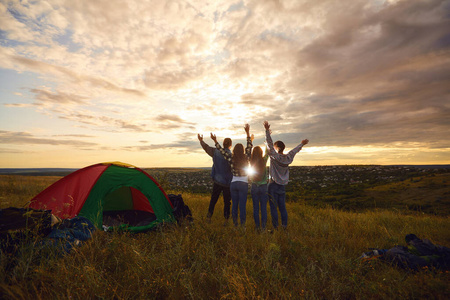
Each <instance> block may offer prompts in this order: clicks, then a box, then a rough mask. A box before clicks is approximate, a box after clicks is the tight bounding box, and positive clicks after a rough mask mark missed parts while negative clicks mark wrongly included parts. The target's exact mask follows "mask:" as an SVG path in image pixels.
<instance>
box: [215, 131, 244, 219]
mask: <svg viewBox="0 0 450 300" xmlns="http://www.w3.org/2000/svg"><path fill="white" fill-rule="evenodd" d="M244 129H245V132H246V133H247V147H246V148H245V150H244V145H242V144H241V143H238V144H236V145H235V146H234V148H233V153H232V154H230V153H229V152H226V151H225V150H224V149H223V148H222V147H221V146H220V144H219V143H218V142H217V138H216V136H215V135H214V134H212V133H211V139H212V140H213V141H214V143H215V145H216V148H217V149H219V150H220V153H222V155H223V156H224V157H225V159H226V160H227V161H228V163H229V164H230V166H231V172H232V173H233V179H232V180H231V184H230V193H231V202H232V204H231V216H232V218H233V224H234V225H235V226H237V225H238V220H237V219H238V212H239V219H240V221H241V225H242V226H245V221H246V205H247V193H248V174H247V169H248V162H249V160H250V156H251V153H252V148H253V145H252V141H253V135H252V136H250V125H248V124H245V127H244Z"/></svg>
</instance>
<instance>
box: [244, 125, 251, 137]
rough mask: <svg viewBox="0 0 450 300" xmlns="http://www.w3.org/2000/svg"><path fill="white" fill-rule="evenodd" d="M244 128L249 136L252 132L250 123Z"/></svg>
mask: <svg viewBox="0 0 450 300" xmlns="http://www.w3.org/2000/svg"><path fill="white" fill-rule="evenodd" d="M244 129H245V132H246V133H247V136H249V135H250V134H249V133H250V125H248V124H245V126H244Z"/></svg>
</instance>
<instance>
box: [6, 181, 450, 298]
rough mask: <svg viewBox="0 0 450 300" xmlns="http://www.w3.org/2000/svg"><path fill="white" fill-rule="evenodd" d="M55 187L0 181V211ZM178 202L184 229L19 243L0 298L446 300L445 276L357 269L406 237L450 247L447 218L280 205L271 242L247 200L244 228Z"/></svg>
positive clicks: (374, 266) (376, 264) (375, 266)
mask: <svg viewBox="0 0 450 300" xmlns="http://www.w3.org/2000/svg"><path fill="white" fill-rule="evenodd" d="M434 179H436V180H434ZM55 180H56V178H49V177H30V176H23V177H22V176H9V177H8V176H0V191H1V192H0V193H1V194H0V197H1V198H0V200H1V208H4V207H8V206H16V207H17V206H22V205H24V204H25V203H26V201H27V200H29V199H30V198H31V197H33V196H34V195H35V194H37V192H39V191H40V190H42V189H43V188H44V187H45V186H47V185H49V184H51V183H52V182H53V181H55ZM440 180H441V179H440V177H439V176H438V177H435V178H432V179H431V181H430V182H429V183H427V181H426V180H425V179H422V180H420V181H417V182H414V180H413V181H410V182H409V184H410V185H409V186H407V184H408V182H405V190H403V191H404V192H405V195H404V196H402V197H405V199H406V200H405V201H412V200H411V198H410V196H406V195H412V194H411V193H410V191H409V189H410V188H413V189H418V190H421V188H420V186H421V184H425V185H427V186H428V185H429V184H439V182H443V181H444V180H447V179H442V181H440ZM394 186H396V187H398V188H399V187H401V185H400V184H399V183H398V184H397V185H393V186H389V185H385V186H379V187H377V188H374V189H373V190H371V189H368V190H367V191H365V192H367V193H369V194H368V195H372V196H373V197H375V196H376V197H382V196H383V193H386V192H388V191H390V188H392V187H394ZM167 192H169V193H177V192H178V191H176V190H169V191H167ZM370 193H373V194H370ZM376 193H380V194H376ZM398 194H402V193H398ZM374 195H375V196H374ZM383 197H387V196H383ZM183 198H184V200H185V202H186V203H187V204H188V205H189V207H190V208H191V210H192V212H193V216H194V219H195V221H194V223H193V224H191V225H189V224H183V225H182V226H168V227H166V228H164V229H163V230H161V231H156V232H149V233H145V234H135V235H130V234H111V233H105V232H101V231H97V232H95V234H94V236H93V238H92V239H91V240H89V241H88V242H87V243H85V244H84V245H82V246H81V247H77V248H75V250H74V251H73V252H72V253H71V254H69V255H66V256H63V257H59V256H56V255H54V254H52V253H41V252H39V251H38V250H37V248H36V247H34V245H23V247H22V249H21V252H20V253H19V255H18V260H17V264H16V265H14V266H13V267H12V268H11V266H8V259H10V258H9V257H7V256H6V255H5V254H4V253H1V256H0V295H2V297H1V298H2V299H41V298H50V299H68V298H72V299H86V298H88V299H92V298H103V299H155V298H158V299H165V298H169V299H221V298H223V299H246V298H261V299H286V298H294V299H298V298H300V299H301V298H307V299H405V298H406V299H421V298H422V299H423V298H432V299H448V298H449V297H450V289H449V285H448V283H449V281H450V274H449V273H448V272H439V271H435V270H428V269H425V270H421V271H419V272H415V273H413V272H410V271H407V270H403V269H399V268H396V267H393V266H391V265H389V264H387V263H384V262H382V261H377V260H372V261H370V262H369V263H365V264H362V263H361V262H360V261H359V260H358V259H357V258H358V257H359V256H360V255H361V253H363V252H365V251H367V249H368V248H390V247H392V246H394V245H397V244H405V242H404V237H405V235H406V234H409V233H415V234H416V235H417V236H419V237H421V238H427V239H430V240H431V241H432V242H434V243H436V244H440V245H445V246H448V247H449V246H450V231H449V230H445V229H447V228H450V220H449V218H448V216H446V217H443V216H434V215H430V214H422V213H419V212H416V211H412V212H411V211H410V212H409V213H406V214H405V213H403V212H402V211H399V210H392V209H391V210H384V209H376V210H366V211H364V212H355V211H343V210H338V209H334V208H332V207H330V206H328V207H314V206H310V205H308V204H307V203H305V202H302V201H297V202H290V203H288V204H287V209H288V213H289V227H288V230H287V231H284V230H280V231H275V232H274V233H272V234H270V233H268V232H264V233H256V232H255V230H254V222H253V217H252V209H251V200H250V197H249V201H248V204H247V226H246V230H243V229H242V228H234V227H232V226H227V227H224V226H223V217H222V203H221V200H220V201H219V203H218V204H217V206H216V210H215V214H214V216H213V219H212V222H211V224H208V223H207V222H206V221H205V218H204V217H205V216H206V212H207V208H208V204H209V196H208V195H205V194H195V193H183ZM397 198H398V197H397ZM401 199H403V198H401ZM441 201H442V202H448V200H445V199H442V200H441ZM387 203H389V201H387ZM269 219H270V217H269ZM269 223H270V222H269Z"/></svg>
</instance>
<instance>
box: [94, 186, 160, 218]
mask: <svg viewBox="0 0 450 300" xmlns="http://www.w3.org/2000/svg"><path fill="white" fill-rule="evenodd" d="M102 202H103V225H106V226H109V227H116V226H120V225H124V224H126V225H129V226H132V227H139V226H146V225H149V224H150V223H152V222H153V221H155V220H156V216H155V214H154V212H153V209H152V207H151V206H150V203H149V201H148V199H147V198H146V197H145V196H144V195H143V194H142V193H141V192H140V191H138V190H137V189H134V188H133V187H128V186H123V187H120V188H118V189H116V190H114V191H112V192H111V193H109V194H107V195H106V196H105V197H104V198H103V201H102ZM143 202H146V205H145V206H142V205H140V203H143ZM139 206H140V207H139Z"/></svg>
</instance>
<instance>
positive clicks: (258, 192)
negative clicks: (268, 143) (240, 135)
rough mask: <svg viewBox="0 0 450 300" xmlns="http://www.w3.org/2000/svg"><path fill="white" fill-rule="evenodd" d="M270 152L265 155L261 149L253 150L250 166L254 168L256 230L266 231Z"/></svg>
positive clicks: (252, 177) (253, 190)
mask: <svg viewBox="0 0 450 300" xmlns="http://www.w3.org/2000/svg"><path fill="white" fill-rule="evenodd" d="M268 158H269V151H267V149H266V154H265V155H263V151H262V149H261V147H259V146H256V147H255V148H253V152H252V157H251V158H250V166H251V168H252V173H253V174H252V175H251V176H250V179H251V181H252V201H253V219H254V220H255V227H256V230H260V229H261V228H262V229H265V228H266V224H267V201H268V200H269V195H268V193H267V181H268V174H267V168H266V164H267V159H268ZM260 208H261V223H260V221H259V210H260Z"/></svg>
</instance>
